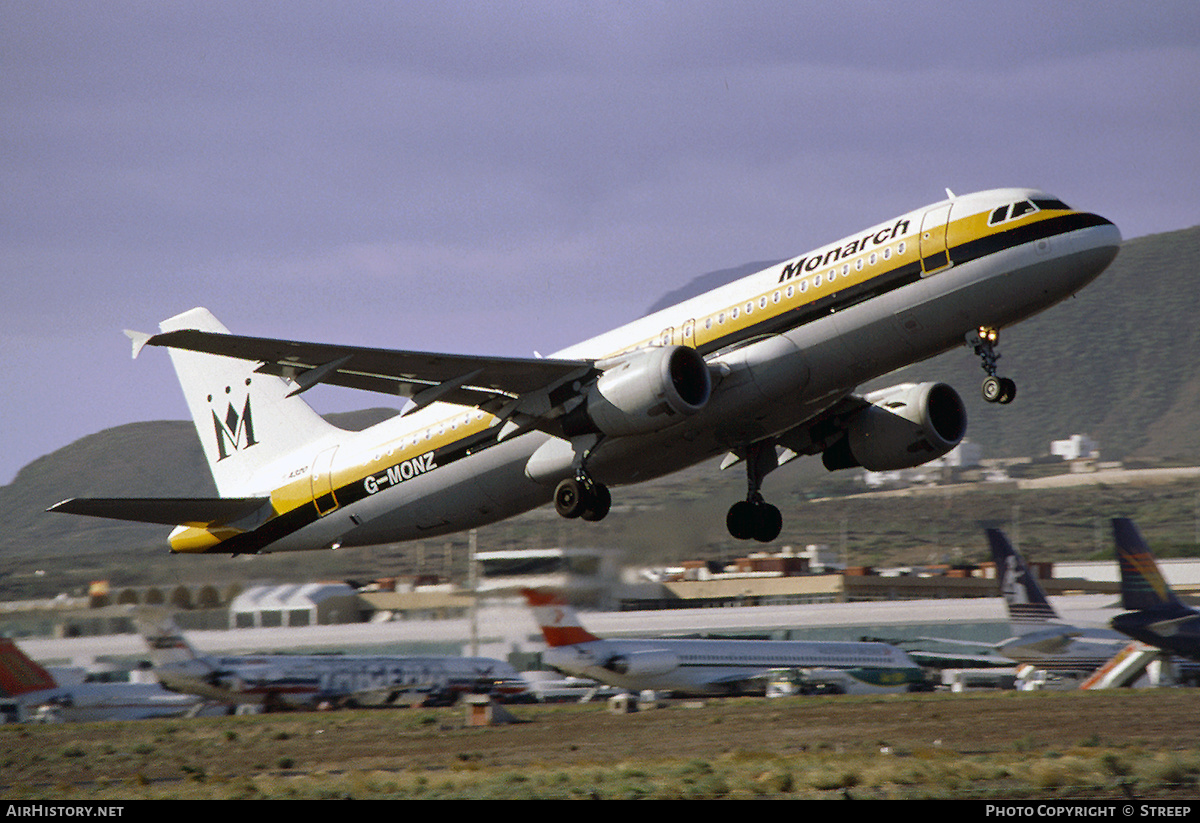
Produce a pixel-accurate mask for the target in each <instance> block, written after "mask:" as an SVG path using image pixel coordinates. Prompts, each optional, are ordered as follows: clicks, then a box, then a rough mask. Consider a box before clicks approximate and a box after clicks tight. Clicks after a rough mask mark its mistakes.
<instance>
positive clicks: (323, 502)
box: [312, 446, 338, 517]
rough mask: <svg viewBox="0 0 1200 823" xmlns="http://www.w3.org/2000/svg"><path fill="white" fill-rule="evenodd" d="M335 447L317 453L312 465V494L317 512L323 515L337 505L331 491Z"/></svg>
mask: <svg viewBox="0 0 1200 823" xmlns="http://www.w3.org/2000/svg"><path fill="white" fill-rule="evenodd" d="M336 453H337V447H336V446H334V447H333V448H332V449H326V450H325V451H323V452H321V453H320V454H318V455H317V459H316V460H314V461H313V466H312V496H313V504H314V505H316V507H317V514H319V515H321V516H322V517H324V516H325V515H327V514H329V513H330V512H331V511H333V510H334V509H336V508H337V507H338V501H337V497H336V496H335V495H334V493H333V456H334V455H335V454H336Z"/></svg>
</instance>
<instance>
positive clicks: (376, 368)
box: [49, 189, 1121, 555]
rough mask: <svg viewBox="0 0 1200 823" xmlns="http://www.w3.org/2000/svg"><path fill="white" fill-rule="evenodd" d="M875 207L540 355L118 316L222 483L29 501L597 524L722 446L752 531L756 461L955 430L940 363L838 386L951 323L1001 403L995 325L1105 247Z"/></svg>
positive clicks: (976, 200)
mask: <svg viewBox="0 0 1200 823" xmlns="http://www.w3.org/2000/svg"><path fill="white" fill-rule="evenodd" d="M947 195H948V197H947V199H945V200H942V201H940V202H937V203H934V204H932V205H929V206H925V207H923V208H920V209H916V210H914V211H911V212H908V213H906V214H903V215H900V216H899V217H896V218H893V219H891V220H888V221H886V222H884V223H879V224H876V225H874V226H872V227H871V228H869V229H866V230H863V231H860V232H857V233H855V234H853V235H850V236H848V237H846V238H843V239H841V240H838V241H837V242H836V243H831V244H829V245H826V246H822V247H820V248H818V249H815V250H813V251H811V252H806V253H804V254H802V255H800V256H798V257H794V258H791V259H789V260H787V261H785V262H782V263H779V264H776V265H773V266H769V267H767V268H765V269H763V270H762V271H759V272H757V273H755V274H752V275H749V276H747V277H744V278H741V279H738V280H735V281H734V282H732V283H729V284H727V285H725V286H721V287H719V288H717V289H714V290H712V291H709V292H707V293H705V294H702V295H699V296H697V297H693V298H690V299H687V300H685V301H683V302H681V303H679V304H677V305H675V306H673V307H670V308H666V309H662V310H659V311H656V312H653V313H651V314H649V315H647V316H645V317H643V318H641V319H639V320H636V321H634V322H631V323H628V324H626V325H623V326H620V327H619V328H617V329H615V330H613V331H610V332H608V333H605V334H601V335H599V336H597V337H594V338H592V339H590V340H586V341H584V342H581V343H579V344H577V345H574V346H571V347H569V348H566V349H564V350H562V351H560V352H558V353H556V354H554V355H552V356H549V357H530V358H513V357H483V356H467V355H456V354H432V353H422V352H414V351H398V350H388V349H377V348H364V347H356V346H345V345H329V344H319V343H304V342H297V341H290V340H272V339H264V338H256V337H246V336H240V335H234V334H230V333H229V330H228V329H226V328H225V326H223V325H222V324H221V323H220V322H219V321H218V320H217V319H216V318H215V317H214V316H213V315H212V314H211V313H210V312H209V311H208V310H207V309H203V308H196V309H193V310H190V311H186V312H184V313H182V314H179V315H177V316H175V317H172V318H170V319H168V320H165V321H163V322H162V323H160V326H159V328H160V331H159V333H158V334H153V335H152V334H148V333H143V332H133V331H127V332H126V334H127V335H128V336H129V337H130V339H131V341H132V343H133V355H134V357H137V356H138V353H139V352H141V351H142V350H143V349H144V347H146V346H160V347H166V348H167V349H168V350H169V352H170V355H171V358H172V360H173V363H174V366H175V370H176V373H177V376H178V377H179V380H180V382H181V384H182V386H183V390H184V395H185V397H186V399H187V402H188V405H189V408H190V411H191V414H192V417H193V420H194V423H195V425H196V430H197V433H198V435H199V437H200V439H201V441H202V443H203V446H204V450H205V453H206V456H207V459H208V463H209V467H210V469H211V472H212V475H213V478H214V480H215V482H216V487H217V490H218V494H219V496H218V497H216V498H211V499H178V498H140V499H121V498H91V499H89V498H70V499H67V500H64V501H62V502H60V503H58V504H56V505H54V506H52V507H51V508H50V509H49V511H54V512H65V513H71V514H78V515H88V516H96V517H110V518H117V519H123V520H134V521H142V522H149V523H158V524H162V525H166V526H172V527H174V529H173V531H172V532H171V534H170V536H169V538H168V542H169V544H170V547H171V550H172V551H174V552H185V553H206V552H220V553H230V554H235V555H236V554H253V553H259V552H276V551H302V550H315V549H328V548H341V547H354V546H367V545H377V544H382V543H398V542H403V541H407V540H416V539H424V538H429V537H433V536H438V535H444V534H450V533H454V532H459V531H464V530H468V529H471V528H475V527H479V526H483V525H486V524H489V523H493V522H496V521H499V520H502V519H505V518H508V517H512V516H515V515H517V514H521V513H523V512H526V511H529V510H532V509H535V508H537V507H540V506H543V505H546V504H548V503H553V505H554V507H555V510H556V511H557V512H558V514H560V515H561V516H563V517H566V518H582V520H584V521H597V520H600V519H602V518H603V517H605V516H606V515H607V514H608V513H609V510H610V507H611V505H612V493H611V491H610V489H611V488H614V487H618V486H621V485H628V484H633V483H639V482H643V481H646V480H650V479H653V478H655V477H660V476H663V475H667V474H670V473H672V472H675V471H678V470H680V469H684V468H686V467H689V466H692V465H695V464H697V463H700V462H702V461H705V460H708V459H711V458H716V457H719V456H721V455H725V458H724V460H723V461H722V462H721V467H722V468H723V469H724V468H730V467H732V466H735V465H739V464H741V465H742V466H743V467H744V470H745V472H746V481H747V491H746V496H745V499H744V500H738V501H736V502H734V503H733V505H732V506H731V507H730V508H729V510H728V513H727V515H726V526H727V528H728V530H729V533H730V534H731V535H732V536H733V537H735V538H737V539H740V540H751V539H753V540H757V541H760V542H764V543H766V542H770V541H772V540H774V539H776V538H777V537H778V536H779V534H780V532H781V529H782V515H781V514H780V511H779V509H778V508H777V507H776V506H774V505H772V504H771V503H769V502H767V501H766V499H765V498H764V496H763V494H762V491H761V489H762V485H763V481H764V478H765V477H766V476H767V475H768V474H769V473H770V472H772V471H774V470H775V469H777V468H779V467H780V466H782V465H785V464H786V463H788V462H790V461H792V460H794V459H797V458H799V457H802V456H809V455H818V454H819V455H821V457H822V462H823V464H824V465H825V467H826V468H827V469H829V470H830V471H836V470H840V469H847V468H854V467H857V466H861V467H863V468H865V469H868V470H870V471H889V470H898V469H904V468H912V467H915V466H918V465H921V464H923V463H926V462H928V461H929V460H933V459H935V458H937V457H940V456H942V455H944V454H946V453H947V452H949V451H950V450H951V449H953V448H954V447H955V446H956V445H957V444H958V443H959V442H960V441H961V440H962V438H963V436H964V434H965V432H966V426H967V419H966V417H967V415H966V410H965V407H964V404H963V402H962V398H961V397H960V396H959V394H958V393H957V392H956V391H955V390H954V389H953V388H952V387H950V386H949V385H947V384H945V383H941V382H922V383H911V382H909V383H900V384H897V385H894V386H891V387H889V388H885V389H880V390H877V391H872V392H869V393H863V394H860V393H858V390H857V387H858V386H860V385H861V384H863V383H865V382H867V381H870V380H873V379H875V378H878V377H881V376H883V375H886V374H888V373H890V372H893V371H895V370H896V369H899V368H901V367H904V366H907V365H910V364H912V363H917V362H919V361H922V360H925V359H927V358H929V357H932V356H934V355H937V354H940V353H942V352H945V351H948V350H950V349H952V348H955V347H957V346H962V345H963V344H964V342H965V343H966V345H967V347H968V348H970V349H971V350H972V351H973V353H974V354H975V355H976V356H977V357H979V359H980V364H981V366H982V368H983V370H984V371H985V373H986V376H985V377H984V379H983V383H982V388H981V393H982V395H983V397H984V399H985V400H987V401H989V402H994V403H1000V404H1007V403H1011V402H1012V401H1013V399H1014V398H1015V395H1016V384H1015V382H1014V381H1013V380H1012V379H1011V378H1007V377H1003V376H1001V375H1000V374H999V369H998V363H997V361H998V360H999V357H1000V355H999V353H998V351H997V347H998V344H999V332H1000V330H1001V329H1002V328H1004V327H1008V326H1011V325H1013V324H1015V323H1017V322H1019V321H1021V320H1024V319H1026V318H1028V317H1030V316H1032V315H1034V314H1036V313H1038V312H1040V311H1042V310H1044V309H1047V308H1049V307H1051V306H1053V305H1055V304H1056V303H1058V302H1060V301H1062V300H1064V299H1066V298H1068V297H1070V296H1072V295H1074V294H1075V293H1076V292H1078V291H1079V290H1080V289H1082V288H1084V287H1085V286H1086V285H1087V284H1088V283H1090V282H1091V281H1092V280H1093V279H1094V278H1095V277H1097V276H1098V275H1099V274H1100V273H1101V272H1102V271H1104V269H1105V268H1106V267H1107V266H1108V265H1109V263H1110V262H1111V261H1112V260H1113V258H1114V257H1115V256H1116V254H1117V252H1118V250H1119V246H1120V242H1121V234H1120V231H1119V230H1118V229H1117V227H1116V226H1115V225H1114V224H1113V223H1111V222H1110V221H1108V220H1106V219H1105V218H1103V217H1101V216H1099V215H1097V214H1092V213H1089V212H1086V211H1079V210H1076V209H1073V208H1071V207H1069V206H1067V205H1066V204H1065V203H1063V202H1062V201H1060V200H1058V199H1056V198H1055V197H1052V196H1051V195H1048V194H1045V193H1043V192H1040V191H1037V190H1033V189H995V190H991V191H985V192H979V193H975V194H969V195H961V196H956V195H954V193H953V192H950V191H949V190H947ZM321 383H324V384H329V385H336V386H342V387H349V388H356V389H362V390H368V391H375V392H381V393H383V394H387V395H391V396H393V397H395V396H400V397H403V398H407V400H406V402H405V405H404V408H403V409H402V411H401V413H400V414H399V415H397V416H395V417H392V418H391V419H389V420H387V421H384V422H382V423H379V424H377V425H375V426H373V427H371V428H368V429H366V430H364V431H362V432H355V433H351V432H347V431H343V430H341V429H338V428H336V427H334V426H332V425H331V424H329V423H327V422H326V421H325V420H324V419H323V418H321V417H320V416H319V415H317V414H316V413H315V412H314V411H313V410H312V408H311V407H310V406H309V405H308V404H307V403H306V402H305V401H304V399H303V397H301V395H302V393H303V392H305V391H307V390H309V389H311V388H312V387H313V386H316V385H318V384H321Z"/></svg>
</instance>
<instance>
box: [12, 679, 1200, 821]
mask: <svg viewBox="0 0 1200 823" xmlns="http://www.w3.org/2000/svg"><path fill="white" fill-rule="evenodd" d="M1197 699H1200V694H1198V693H1196V692H1194V691H1193V690H1159V691H1137V692H1132V691H1111V692H1102V693H1047V694H1016V693H1003V694H972V695H948V694H936V695H911V696H891V697H885V698H854V697H830V698H787V699H781V700H769V701H768V700H763V699H753V698H743V699H737V700H718V701H706V702H703V703H699V702H688V703H673V704H669V705H668V706H667V707H665V708H661V709H655V710H651V711H644V712H640V713H637V714H630V715H615V714H611V713H609V712H608V711H607V710H606V708H605V707H604V706H601V705H589V706H518V707H513V709H512V711H513V714H515V715H516V716H517V717H518V719H519V720H521V721H522V722H519V723H516V724H512V725H503V726H492V727H486V728H481V727H475V726H468V725H467V724H466V713H465V711H463V710H462V709H438V710H426V709H415V710H413V709H407V710H406V709H396V710H379V711H355V712H337V713H326V714H295V715H270V716H249V717H228V718H209V719H196V720H172V721H140V722H132V723H96V724H74V725H61V726H7V727H0V744H2V751H3V755H0V787H2V788H0V795H2V796H3V797H4V798H5V799H7V800H99V801H119V800H133V799H142V798H196V799H224V798H255V799H272V798H280V799H282V798H294V799H302V798H312V799H317V798H359V799H373V798H424V799H451V798H497V799H520V798H561V799H585V798H605V799H609V798H613V799H615V798H623V799H634V798H661V799H668V798H692V799H740V798H763V797H779V798H796V799H802V798H813V797H845V796H849V797H855V798H899V799H902V798H929V797H945V798H974V799H980V798H989V797H1006V798H1014V797H1039V798H1062V797H1074V798H1078V797H1087V798H1092V797H1122V798H1124V797H1183V796H1187V795H1189V794H1191V795H1193V796H1194V794H1195V792H1196V788H1197V777H1198V775H1200V748H1198V747H1200V743H1198V742H1197V741H1200V735H1198V734H1197V732H1200V713H1198V712H1196V711H1195V708H1194V704H1195V702H1196V700H1197Z"/></svg>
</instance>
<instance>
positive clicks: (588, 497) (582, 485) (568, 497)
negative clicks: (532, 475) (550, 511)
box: [554, 477, 612, 522]
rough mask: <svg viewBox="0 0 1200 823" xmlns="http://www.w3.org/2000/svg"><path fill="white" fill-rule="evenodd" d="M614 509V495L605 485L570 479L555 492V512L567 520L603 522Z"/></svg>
mask: <svg viewBox="0 0 1200 823" xmlns="http://www.w3.org/2000/svg"><path fill="white" fill-rule="evenodd" d="M611 507H612V495H611V494H609V491H608V488H607V487H606V486H605V485H604V484H603V483H593V482H592V481H591V480H588V479H586V478H580V477H568V478H567V479H566V480H564V481H562V482H561V483H559V484H558V487H557V488H556V489H555V490H554V510H555V511H556V512H558V513H559V515H560V516H562V517H566V518H568V519H569V518H574V517H579V518H582V519H584V520H587V521H590V522H595V521H597V520H602V519H603V518H604V516H605V515H607V514H608V510H609V509H610V508H611Z"/></svg>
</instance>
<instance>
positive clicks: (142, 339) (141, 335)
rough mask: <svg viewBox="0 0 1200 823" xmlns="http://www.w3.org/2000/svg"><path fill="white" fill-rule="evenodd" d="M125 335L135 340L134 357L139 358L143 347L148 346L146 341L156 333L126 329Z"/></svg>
mask: <svg viewBox="0 0 1200 823" xmlns="http://www.w3.org/2000/svg"><path fill="white" fill-rule="evenodd" d="M125 336H126V337H128V338H129V339H130V340H132V341H133V359H134V360H137V356H138V355H139V354H141V352H142V349H143V348H144V347H145V346H146V343H147V342H148V341H149V340H150V338H151V337H153V336H154V335H152V334H146V333H145V332H141V331H131V330H130V329H125Z"/></svg>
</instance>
